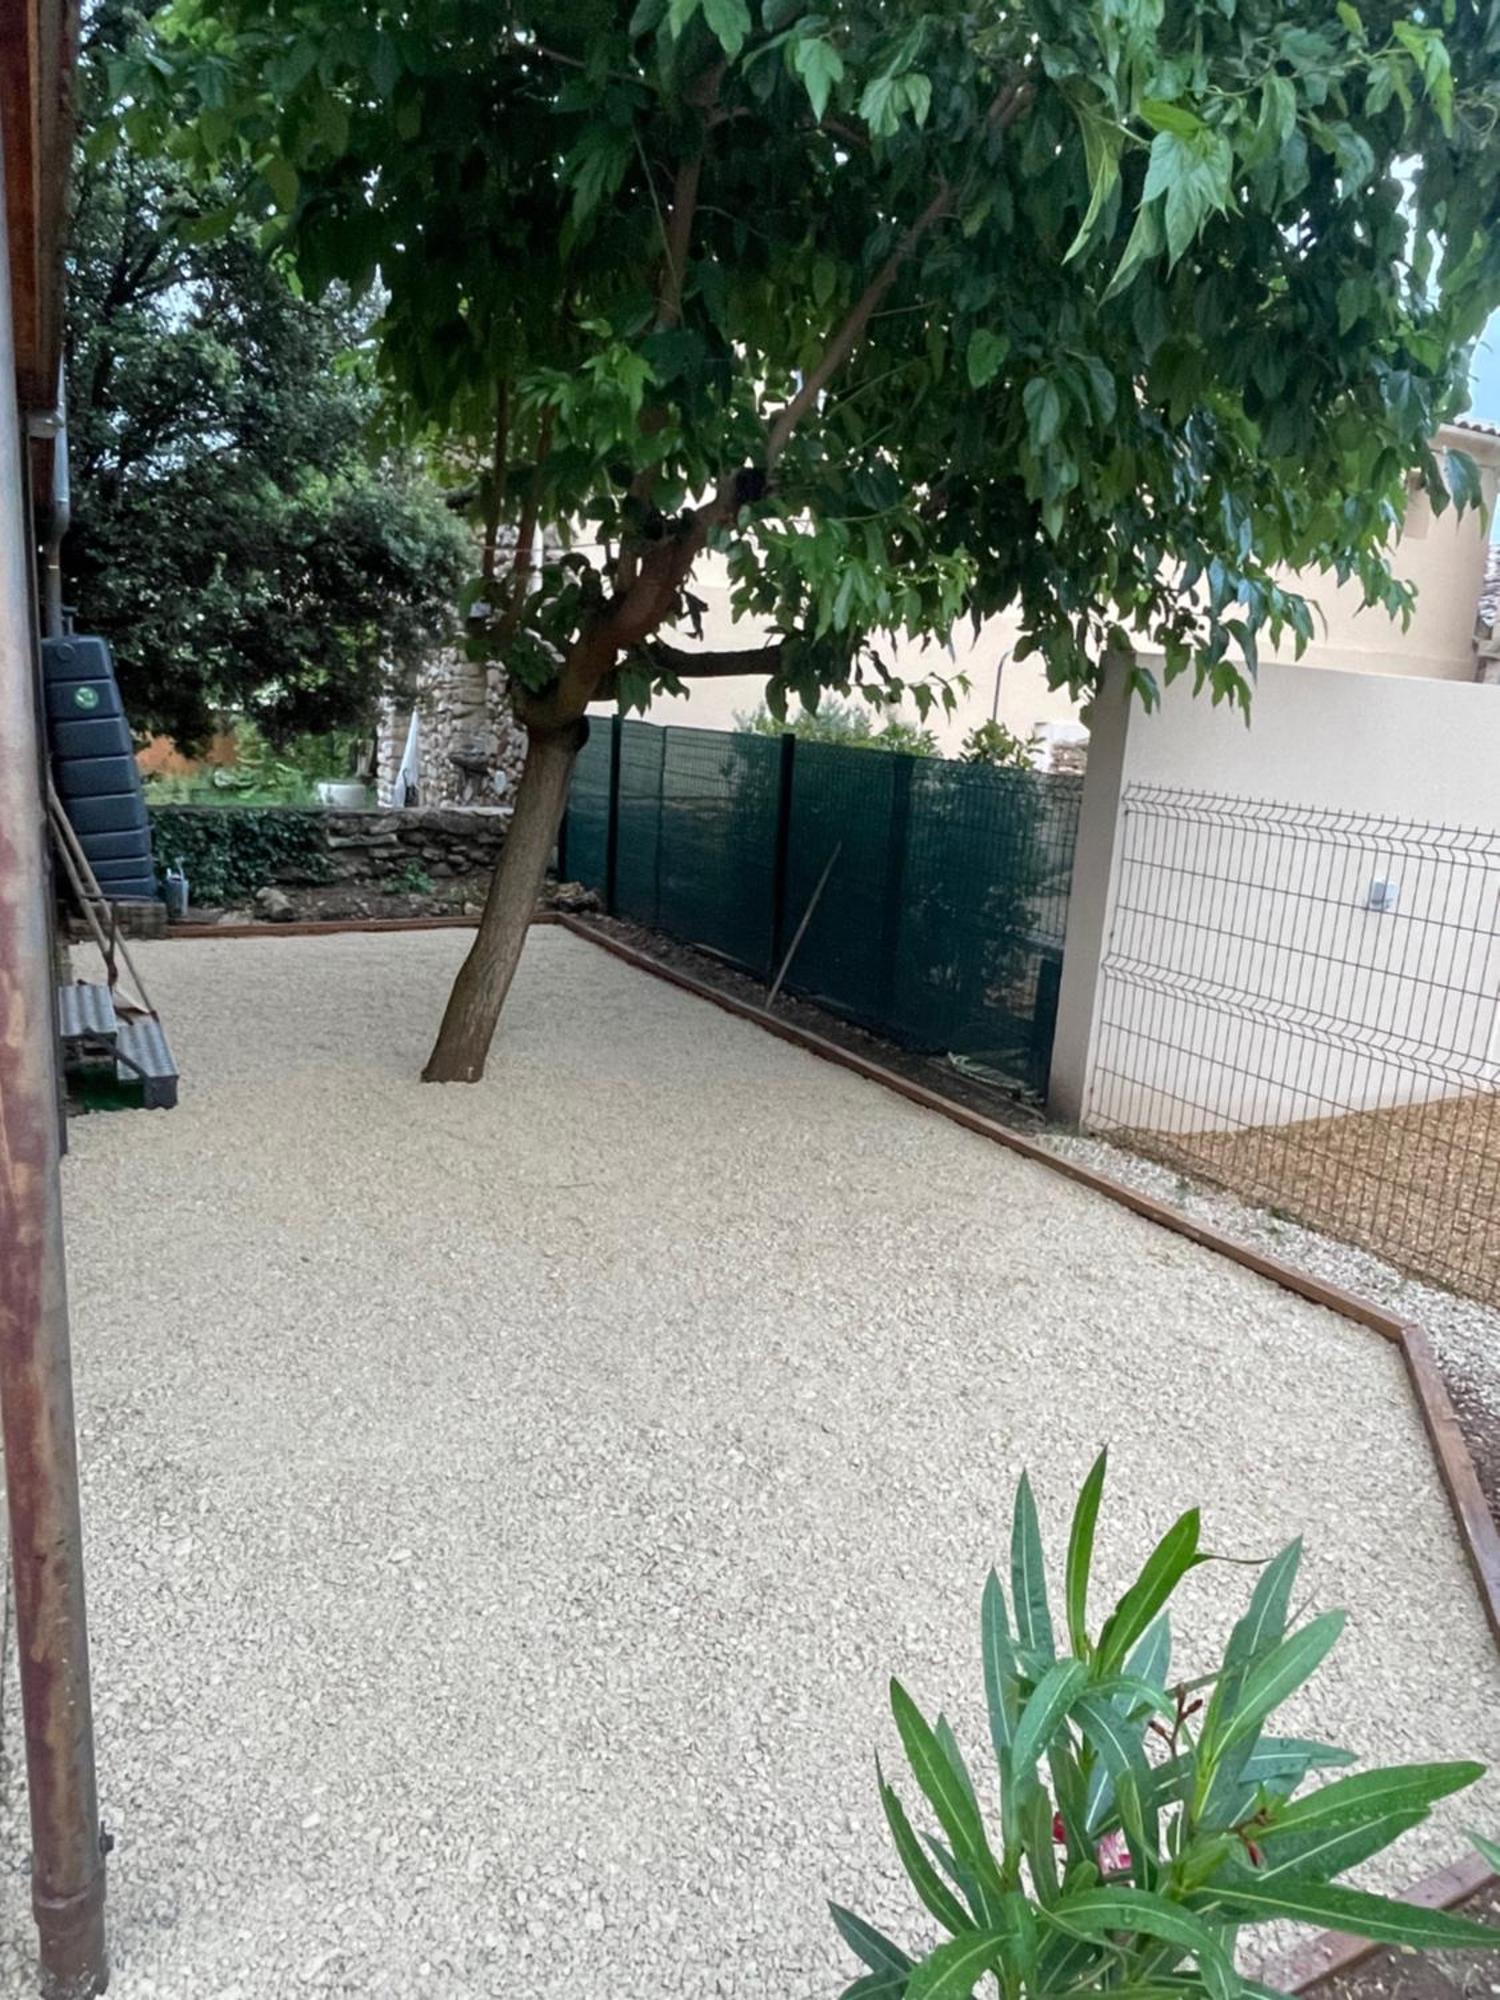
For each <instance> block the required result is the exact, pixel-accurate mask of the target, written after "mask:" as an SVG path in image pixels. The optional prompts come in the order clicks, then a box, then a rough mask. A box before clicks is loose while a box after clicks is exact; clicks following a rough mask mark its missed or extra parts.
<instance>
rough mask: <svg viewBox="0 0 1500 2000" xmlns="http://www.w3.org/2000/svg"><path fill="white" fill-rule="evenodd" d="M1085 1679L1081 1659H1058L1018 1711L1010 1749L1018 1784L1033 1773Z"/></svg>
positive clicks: (1085, 1673)
mask: <svg viewBox="0 0 1500 2000" xmlns="http://www.w3.org/2000/svg"><path fill="white" fill-rule="evenodd" d="M1088 1677H1089V1670H1088V1668H1087V1667H1086V1666H1085V1665H1084V1664H1083V1662H1082V1660H1057V1661H1055V1662H1054V1663H1053V1664H1052V1665H1051V1666H1050V1667H1048V1669H1047V1671H1046V1673H1044V1674H1043V1675H1042V1677H1041V1679H1040V1680H1039V1681H1038V1682H1037V1684H1036V1688H1035V1690H1034V1692H1033V1693H1032V1696H1031V1699H1030V1700H1029V1701H1028V1702H1027V1704H1026V1706H1025V1708H1023V1709H1022V1711H1021V1720H1020V1723H1019V1725H1018V1726H1017V1729H1016V1740H1015V1742H1014V1744H1013V1745H1012V1748H1011V1756H1012V1759H1013V1762H1014V1765H1015V1773H1016V1782H1017V1783H1018V1784H1024V1783H1025V1782H1026V1780H1027V1779H1028V1778H1030V1777H1031V1775H1032V1773H1033V1772H1034V1771H1035V1769H1036V1762H1037V1759H1038V1758H1039V1757H1040V1756H1041V1754H1042V1752H1043V1751H1044V1750H1045V1749H1046V1748H1047V1746H1048V1744H1049V1743H1050V1742H1051V1741H1052V1738H1053V1736H1054V1735H1055V1734H1056V1731H1057V1729H1058V1726H1059V1725H1060V1724H1061V1722H1062V1721H1063V1718H1064V1717H1065V1716H1066V1715H1067V1713H1068V1711H1069V1709H1070V1708H1071V1707H1072V1706H1073V1703H1074V1701H1075V1700H1076V1699H1077V1697H1078V1692H1079V1690H1080V1688H1082V1687H1084V1686H1085V1685H1086V1684H1087V1681H1088Z"/></svg>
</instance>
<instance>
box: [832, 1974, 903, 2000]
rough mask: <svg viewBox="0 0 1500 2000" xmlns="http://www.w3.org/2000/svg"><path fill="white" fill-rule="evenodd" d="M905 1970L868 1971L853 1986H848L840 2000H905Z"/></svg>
mask: <svg viewBox="0 0 1500 2000" xmlns="http://www.w3.org/2000/svg"><path fill="white" fill-rule="evenodd" d="M905 1992H906V1974H905V1973H904V1972H866V1973H865V1974H863V1975H862V1977H860V1978H859V1979H856V1980H855V1982H854V1984H853V1985H852V1986H846V1987H845V1988H844V1990H843V1992H842V1993H841V1994H840V1995H839V2000H903V1995H904V1994H905Z"/></svg>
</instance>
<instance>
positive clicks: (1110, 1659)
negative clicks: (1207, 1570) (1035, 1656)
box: [1095, 1507, 1203, 1674]
mask: <svg viewBox="0 0 1500 2000" xmlns="http://www.w3.org/2000/svg"><path fill="white" fill-rule="evenodd" d="M1198 1535H1199V1519H1198V1510H1197V1508H1196V1507H1193V1508H1191V1509H1189V1511H1188V1512H1187V1513H1186V1514H1183V1515H1181V1516H1180V1517H1179V1518H1178V1519H1177V1520H1176V1521H1174V1522H1173V1523H1172V1526H1171V1527H1170V1528H1168V1530H1167V1532H1166V1533H1165V1534H1164V1535H1163V1536H1162V1538H1161V1540H1160V1541H1159V1542H1158V1543H1157V1545H1156V1547H1155V1548H1154V1549H1153V1550H1152V1551H1151V1554H1150V1555H1149V1556H1148V1557H1147V1558H1146V1563H1145V1567H1144V1568H1143V1569H1142V1571H1141V1573H1140V1575H1139V1576H1138V1577H1137V1578H1136V1580H1135V1582H1134V1583H1133V1584H1132V1585H1131V1586H1130V1588H1129V1590H1127V1591H1126V1593H1125V1595H1124V1596H1123V1597H1122V1598H1121V1599H1120V1601H1119V1603H1118V1604H1117V1605H1116V1606H1115V1608H1114V1610H1113V1612H1112V1613H1111V1614H1110V1616H1109V1618H1108V1620H1107V1621H1106V1623H1105V1626H1104V1630H1103V1631H1102V1632H1101V1633H1100V1634H1099V1645H1098V1648H1097V1651H1096V1654H1095V1660H1096V1665H1097V1667H1098V1671H1099V1672H1100V1673H1101V1674H1105V1673H1113V1672H1115V1671H1116V1670H1117V1669H1118V1667H1119V1666H1120V1664H1121V1663H1122V1661H1123V1660H1124V1658H1125V1656H1126V1654H1127V1653H1128V1652H1129V1651H1130V1649H1131V1647H1132V1646H1134V1644H1135V1642H1136V1640H1137V1639H1139V1638H1140V1636H1141V1634H1142V1633H1143V1632H1144V1631H1145V1630H1146V1628H1147V1626H1148V1625H1150V1624H1151V1623H1152V1621H1153V1620H1154V1619H1155V1617H1156V1614H1157V1613H1158V1612H1159V1611H1160V1610H1161V1608H1162V1606H1163V1605H1164V1604H1165V1603H1166V1601H1167V1599H1168V1598H1169V1597H1170V1596H1171V1595H1172V1592H1173V1591H1174V1590H1175V1589H1176V1588H1177V1586H1178V1584H1179V1583H1180V1582H1181V1581H1182V1579H1183V1578H1184V1577H1185V1576H1186V1575H1187V1573H1188V1571H1189V1570H1190V1569H1193V1568H1194V1567H1196V1565H1197V1564H1198V1563H1200V1562H1201V1561H1203V1557H1201V1556H1200V1555H1199V1553H1198Z"/></svg>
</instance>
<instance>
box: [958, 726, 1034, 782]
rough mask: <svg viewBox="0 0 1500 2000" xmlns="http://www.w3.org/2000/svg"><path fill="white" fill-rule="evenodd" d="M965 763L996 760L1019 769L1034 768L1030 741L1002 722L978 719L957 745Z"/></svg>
mask: <svg viewBox="0 0 1500 2000" xmlns="http://www.w3.org/2000/svg"><path fill="white" fill-rule="evenodd" d="M958 754H959V759H960V761H961V762H963V763H965V764H999V765H1003V766H1013V767H1014V768H1015V769H1016V770H1018V771H1030V770H1032V769H1033V768H1034V766H1033V764H1032V759H1031V748H1030V745H1029V744H1026V743H1023V742H1022V740H1021V738H1020V737H1019V736H1017V734H1016V732H1015V731H1014V730H1013V729H1007V728H1006V726H1005V724H1004V723H1003V722H979V723H976V724H975V725H974V727H973V728H972V729H971V730H970V731H969V733H968V735H967V736H966V737H965V738H964V740H963V743H962V745H961V746H960V749H959V753H958Z"/></svg>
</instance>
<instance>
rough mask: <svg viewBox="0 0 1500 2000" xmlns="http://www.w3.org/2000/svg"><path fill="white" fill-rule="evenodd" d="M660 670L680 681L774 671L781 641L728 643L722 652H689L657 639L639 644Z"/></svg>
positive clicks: (729, 677) (778, 666)
mask: <svg viewBox="0 0 1500 2000" xmlns="http://www.w3.org/2000/svg"><path fill="white" fill-rule="evenodd" d="M641 650H642V652H643V653H644V654H645V656H646V658H647V659H648V660H649V661H650V663H651V665H652V666H653V667H655V668H656V669H657V671H658V672H660V673H666V674H671V675H672V677H673V678H674V679H675V680H679V681H719V680H732V679H733V678H734V677H735V675H737V674H774V673H775V672H777V670H778V669H779V668H780V666H781V641H780V640H779V639H778V640H777V641H776V643H775V645H772V646H739V647H730V648H728V649H727V650H725V651H722V652H712V653H690V652H688V651H687V650H686V649H685V648H684V647H682V646H669V645H667V644H666V643H665V642H656V643H653V644H651V645H649V646H643V647H642V648H641Z"/></svg>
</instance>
